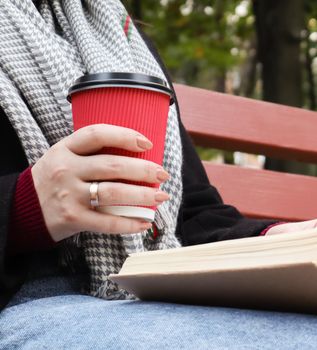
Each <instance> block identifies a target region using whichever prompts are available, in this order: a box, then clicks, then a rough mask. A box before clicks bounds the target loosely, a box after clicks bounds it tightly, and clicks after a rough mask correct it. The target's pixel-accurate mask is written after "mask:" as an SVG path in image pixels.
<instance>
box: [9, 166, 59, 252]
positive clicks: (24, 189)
mask: <svg viewBox="0 0 317 350" xmlns="http://www.w3.org/2000/svg"><path fill="white" fill-rule="evenodd" d="M11 213H12V214H11V220H10V233H9V236H8V237H9V238H8V252H9V254H10V255H13V254H19V253H23V252H30V251H38V250H43V249H48V248H51V247H53V246H54V245H55V244H56V242H55V241H54V240H53V239H52V237H51V235H50V234H49V232H48V229H47V227H46V224H45V221H44V217H43V214H42V209H41V206H40V202H39V199H38V196H37V193H36V190H35V187H34V183H33V178H32V172H31V167H28V168H27V169H26V170H25V171H24V172H23V173H21V174H20V176H19V178H18V181H17V185H16V191H15V196H14V203H13V208H12V212H11Z"/></svg>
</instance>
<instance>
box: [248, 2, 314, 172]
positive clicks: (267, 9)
mask: <svg viewBox="0 0 317 350" xmlns="http://www.w3.org/2000/svg"><path fill="white" fill-rule="evenodd" d="M253 4H254V13H255V16H256V30H257V36H258V58H259V61H260V62H261V63H262V80H263V99H264V100H265V101H270V102H275V103H280V104H284V105H289V106H296V107H302V105H303V103H302V102H303V94H302V75H301V72H302V66H301V57H300V55H301V51H300V43H301V32H302V30H303V29H304V1H303V0H291V1H289V0H278V1H276V0H253ZM280 132H281V133H282V132H283V130H280ZM266 168H267V169H272V170H279V171H288V172H295V173H307V172H309V173H311V167H310V166H309V165H305V164H302V163H298V162H290V161H282V160H275V159H270V158H268V159H267V161H266Z"/></svg>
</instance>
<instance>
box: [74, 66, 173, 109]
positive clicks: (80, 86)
mask: <svg viewBox="0 0 317 350" xmlns="http://www.w3.org/2000/svg"><path fill="white" fill-rule="evenodd" d="M115 86H119V87H120V86H124V87H132V88H133V87H134V88H143V89H149V90H157V91H160V92H163V93H165V94H167V95H169V96H170V97H171V102H170V104H173V103H174V98H173V91H172V90H171V89H170V88H169V87H168V86H167V84H166V82H165V81H164V80H163V79H160V78H158V77H155V76H152V75H146V74H140V73H125V72H112V73H110V72H109V73H96V74H86V75H84V76H82V77H80V78H78V79H77V80H76V81H75V83H74V85H73V86H72V87H71V88H70V89H69V90H68V96H67V99H68V101H71V95H72V94H73V93H75V92H79V91H83V90H88V89H95V88H100V87H115Z"/></svg>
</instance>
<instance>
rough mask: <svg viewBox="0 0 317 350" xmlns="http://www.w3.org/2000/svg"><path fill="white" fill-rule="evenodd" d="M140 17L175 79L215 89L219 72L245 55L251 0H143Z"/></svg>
mask: <svg viewBox="0 0 317 350" xmlns="http://www.w3.org/2000/svg"><path fill="white" fill-rule="evenodd" d="M133 3H135V1H132V0H130V1H129V0H127V1H126V2H125V4H126V5H127V6H128V8H129V9H130V10H131V11H132V13H133V6H132V5H133ZM239 6H240V12H241V11H245V13H242V14H241V13H240V15H238V14H236V12H237V8H239ZM241 6H242V7H241ZM241 9H242V10H241ZM238 12H239V9H238ZM142 22H144V23H145V25H144V26H143V29H144V30H145V31H146V32H147V34H148V35H149V36H150V37H151V38H152V39H153V41H154V42H155V44H156V45H157V47H158V49H159V51H160V54H161V56H162V58H163V60H164V62H165V63H166V65H167V67H168V68H169V70H170V71H171V73H172V76H173V78H174V80H176V81H177V80H178V81H180V82H185V83H190V84H195V85H199V86H202V87H209V88H214V87H215V86H214V84H213V82H215V78H216V77H217V76H219V72H227V71H230V70H231V69H232V68H233V67H238V66H239V65H241V63H242V62H243V60H244V59H245V57H246V49H245V47H246V46H247V45H246V42H247V41H248V40H249V39H250V36H251V35H252V32H253V22H254V18H253V15H252V14H251V6H250V2H249V1H248V0H247V1H246V0H244V1H241V0H240V1H239V0H232V1H227V0H213V1H210V0H200V1H184V0H170V1H149V2H143V3H142Z"/></svg>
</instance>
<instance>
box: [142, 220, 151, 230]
mask: <svg viewBox="0 0 317 350" xmlns="http://www.w3.org/2000/svg"><path fill="white" fill-rule="evenodd" d="M151 227H152V223H151V222H144V223H142V225H141V230H148V229H150V228H151Z"/></svg>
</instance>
